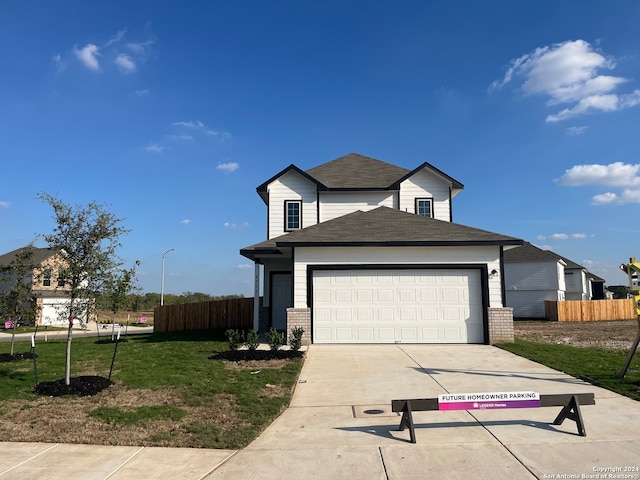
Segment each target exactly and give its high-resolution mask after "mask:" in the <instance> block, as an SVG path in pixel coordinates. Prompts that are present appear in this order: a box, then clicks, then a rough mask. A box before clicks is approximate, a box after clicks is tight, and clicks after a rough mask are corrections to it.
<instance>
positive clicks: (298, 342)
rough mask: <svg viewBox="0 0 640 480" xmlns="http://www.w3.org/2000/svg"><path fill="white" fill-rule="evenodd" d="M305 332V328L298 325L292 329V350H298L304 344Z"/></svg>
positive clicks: (290, 338)
mask: <svg viewBox="0 0 640 480" xmlns="http://www.w3.org/2000/svg"><path fill="white" fill-rule="evenodd" d="M303 333H304V329H303V328H302V327H296V328H294V329H293V330H291V336H290V337H289V346H290V347H291V350H293V351H294V352H297V351H298V350H300V347H301V346H302V334H303Z"/></svg>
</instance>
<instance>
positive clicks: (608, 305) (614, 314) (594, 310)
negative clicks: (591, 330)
mask: <svg viewBox="0 0 640 480" xmlns="http://www.w3.org/2000/svg"><path fill="white" fill-rule="evenodd" d="M544 316H545V317H546V318H547V319H549V320H553V321H556V322H597V321H600V320H631V319H633V320H635V319H636V318H637V316H636V312H635V309H634V307H633V300H632V299H630V298H625V299H622V300H563V301H560V302H556V301H550V300H545V302H544Z"/></svg>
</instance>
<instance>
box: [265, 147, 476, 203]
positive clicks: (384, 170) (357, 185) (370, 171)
mask: <svg viewBox="0 0 640 480" xmlns="http://www.w3.org/2000/svg"><path fill="white" fill-rule="evenodd" d="M423 169H428V170H430V171H431V172H433V173H435V174H436V175H438V176H439V177H441V178H442V179H444V180H445V181H447V182H450V183H451V188H452V194H453V195H455V194H457V193H459V192H460V191H461V190H462V189H463V188H464V185H462V183H460V182H458V181H457V180H456V179H454V178H452V177H450V176H449V175H447V174H446V173H444V172H442V171H441V170H439V169H437V168H436V167H434V166H433V165H431V164H429V163H427V162H424V163H423V164H422V165H420V166H419V167H417V168H415V169H413V170H407V169H406V168H402V167H398V166H397V165H392V164H390V163H387V162H383V161H382V160H377V159H375V158H371V157H367V156H364V155H360V154H359V153H350V154H348V155H344V156H343V157H339V158H336V159H335V160H331V161H329V162H326V163H323V164H321V165H318V166H317V167H313V168H310V169H309V170H306V171H303V170H301V169H300V168H298V167H296V166H295V165H293V164H291V165H289V166H288V167H287V168H285V169H283V170H281V171H280V172H278V173H276V174H275V175H274V176H273V177H271V178H270V179H269V180H267V181H266V182H264V183H262V184H261V185H259V186H258V187H257V188H256V191H257V192H258V195H260V197H261V198H262V200H263V201H264V202H265V203H268V200H269V197H268V194H267V188H268V186H269V184H271V183H272V182H273V181H274V180H276V179H278V178H280V177H281V176H283V175H285V174H286V173H288V172H291V171H294V172H297V173H299V174H300V175H302V176H303V177H305V178H306V179H308V180H309V181H311V182H313V183H314V184H315V185H316V187H317V189H318V190H324V191H328V190H336V191H344V190H367V191H371V190H397V189H399V188H400V183H401V182H403V181H404V180H406V179H407V178H409V177H411V176H412V175H414V174H415V173H417V172H419V171H420V170H423Z"/></svg>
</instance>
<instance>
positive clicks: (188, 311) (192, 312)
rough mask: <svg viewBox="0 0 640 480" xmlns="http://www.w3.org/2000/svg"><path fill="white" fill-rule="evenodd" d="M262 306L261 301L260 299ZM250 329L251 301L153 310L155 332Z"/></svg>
mask: <svg viewBox="0 0 640 480" xmlns="http://www.w3.org/2000/svg"><path fill="white" fill-rule="evenodd" d="M260 305H262V297H260ZM214 328H225V329H226V328H233V329H238V330H249V329H251V328H253V297H251V298H230V299H226V300H214V301H211V302H198V303H183V304H179V305H164V306H162V307H156V308H155V309H154V320H153V331H154V332H177V331H184V330H208V329H214Z"/></svg>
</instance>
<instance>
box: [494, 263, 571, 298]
mask: <svg viewBox="0 0 640 480" xmlns="http://www.w3.org/2000/svg"><path fill="white" fill-rule="evenodd" d="M504 270H505V272H504V278H505V288H506V289H507V290H564V268H563V267H562V265H561V264H560V263H558V262H522V263H505V266H504ZM509 306H511V305H509Z"/></svg>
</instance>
